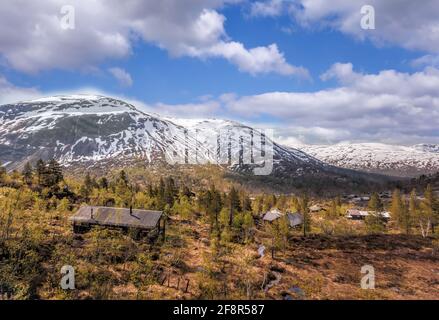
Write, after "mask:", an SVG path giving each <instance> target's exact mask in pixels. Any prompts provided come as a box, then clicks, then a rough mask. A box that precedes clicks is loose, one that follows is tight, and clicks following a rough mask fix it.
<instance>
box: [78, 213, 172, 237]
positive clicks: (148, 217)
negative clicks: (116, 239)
mask: <svg viewBox="0 0 439 320" xmlns="http://www.w3.org/2000/svg"><path fill="white" fill-rule="evenodd" d="M163 217H164V215H163V212H162V211H150V210H137V209H132V208H129V209H126V208H109V207H94V206H85V207H81V208H80V209H79V210H78V211H77V212H76V213H75V214H74V215H73V216H71V217H70V218H69V220H70V221H71V222H72V226H73V232H75V233H84V232H86V231H88V230H90V229H91V228H92V227H93V226H102V227H107V228H112V229H120V230H123V231H127V232H128V231H131V232H133V235H134V236H135V237H136V238H138V237H142V236H147V237H151V238H155V237H157V236H159V235H160V234H163V235H164V232H165V221H164V218H163Z"/></svg>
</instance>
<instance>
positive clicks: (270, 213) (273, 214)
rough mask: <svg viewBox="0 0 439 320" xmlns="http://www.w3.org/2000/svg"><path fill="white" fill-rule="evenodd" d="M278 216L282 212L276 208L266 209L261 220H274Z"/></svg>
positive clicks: (280, 215)
mask: <svg viewBox="0 0 439 320" xmlns="http://www.w3.org/2000/svg"><path fill="white" fill-rule="evenodd" d="M280 217H282V212H280V211H279V210H277V209H273V210H270V211H268V212H267V213H266V214H265V215H264V218H263V220H265V221H274V220H277V219H279V218H280Z"/></svg>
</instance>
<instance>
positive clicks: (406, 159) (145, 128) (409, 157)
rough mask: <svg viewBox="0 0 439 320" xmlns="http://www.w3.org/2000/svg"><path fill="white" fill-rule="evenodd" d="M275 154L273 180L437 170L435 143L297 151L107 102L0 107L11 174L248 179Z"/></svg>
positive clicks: (87, 99)
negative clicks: (49, 169) (173, 173)
mask: <svg viewBox="0 0 439 320" xmlns="http://www.w3.org/2000/svg"><path fill="white" fill-rule="evenodd" d="M242 132H245V133H246V136H245V137H246V138H244V139H243V138H242V136H241V133H242ZM249 137H251V139H250V138H249ZM261 141H262V143H261ZM232 145H233V146H234V147H230V146H232ZM219 146H221V147H219ZM227 147H229V148H228V149H227ZM271 148H272V150H273V157H272V159H273V161H272V164H273V171H272V175H275V176H278V177H281V178H284V179H290V178H297V177H302V178H303V177H313V178H315V179H316V181H319V179H321V178H323V177H325V178H328V179H329V180H330V181H336V180H339V181H343V180H346V179H349V178H351V177H359V176H360V177H362V178H364V177H367V175H365V174H361V173H357V172H354V171H353V170H365V171H368V172H373V173H379V174H383V173H385V174H390V175H396V176H413V175H417V174H422V173H430V172H434V171H435V170H436V171H438V168H439V147H438V145H417V146H414V147H400V146H389V145H384V144H338V145H333V146H303V147H302V146H301V147H300V150H299V148H290V147H284V146H281V145H279V144H277V143H275V142H273V141H272V140H271V139H270V138H269V136H265V135H261V134H260V132H259V131H257V130H255V129H253V128H250V127H248V126H245V125H242V124H240V123H237V122H234V121H228V120H218V119H201V120H200V119H198V120H188V119H171V118H166V117H161V116H160V115H156V114H150V113H146V112H143V111H142V110H140V109H137V108H136V107H135V106H133V105H131V104H129V103H126V102H124V101H121V100H117V99H113V98H109V97H103V96H92V95H69V96H55V97H48V98H44V99H38V100H33V101H26V102H18V103H14V104H7V105H2V106H0V163H1V164H2V165H3V166H5V167H6V168H7V169H9V170H12V169H20V168H21V167H23V165H24V164H25V163H26V162H28V161H30V162H35V161H36V160H37V159H39V158H42V159H50V158H55V159H57V160H58V161H59V162H60V163H61V164H63V165H64V166H66V167H74V166H78V165H80V166H86V167H93V166H97V165H105V166H126V165H127V164H128V163H129V162H130V161H133V160H135V161H144V162H145V163H149V164H151V163H157V162H161V161H166V162H167V163H171V164H172V163H186V162H188V163H192V164H193V163H203V164H204V163H219V164H222V165H224V164H226V165H227V166H229V167H230V168H231V169H233V170H234V171H238V172H244V173H245V172H248V171H249V170H254V168H260V167H264V166H266V165H267V163H266V162H267V160H265V161H264V159H263V158H262V159H261V157H258V156H257V155H259V156H261V155H264V153H265V155H267V152H268V151H269V150H270V149H271ZM220 149H221V150H220ZM226 149H227V150H226ZM248 150H252V151H251V154H249V153H248ZM243 157H246V159H247V158H251V160H252V161H251V163H249V162H245V161H244V162H243V161H242V158H243ZM231 159H239V161H238V162H236V161H235V162H233V161H232V160H231ZM219 160H221V161H219ZM351 169H352V170H351Z"/></svg>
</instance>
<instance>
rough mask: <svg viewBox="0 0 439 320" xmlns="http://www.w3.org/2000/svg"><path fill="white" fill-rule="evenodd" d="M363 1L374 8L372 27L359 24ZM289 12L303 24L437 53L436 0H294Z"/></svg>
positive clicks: (437, 14)
mask: <svg viewBox="0 0 439 320" xmlns="http://www.w3.org/2000/svg"><path fill="white" fill-rule="evenodd" d="M365 4H367V5H372V6H373V7H374V8H375V14H376V19H375V21H376V29H375V30H363V29H362V28H361V26H360V21H361V18H362V15H361V7H362V6H363V5H365ZM290 12H292V14H293V16H294V18H295V20H296V21H297V22H298V23H299V24H301V25H302V26H306V27H312V26H315V25H319V26H327V27H330V28H334V29H337V30H339V31H341V32H343V33H346V34H350V35H353V36H355V37H357V38H359V39H366V38H368V39H371V40H372V41H374V42H375V43H377V44H386V43H389V44H396V45H398V46H401V47H403V48H407V49H414V50H422V51H427V52H430V53H439V24H438V18H437V17H438V16H439V6H438V2H437V0H424V1H422V5H420V4H419V3H418V2H416V1H411V0H386V1H382V0H369V1H367V3H365V2H363V1H352V0H333V1H324V0H296V1H295V2H294V5H293V6H292V7H291V10H290Z"/></svg>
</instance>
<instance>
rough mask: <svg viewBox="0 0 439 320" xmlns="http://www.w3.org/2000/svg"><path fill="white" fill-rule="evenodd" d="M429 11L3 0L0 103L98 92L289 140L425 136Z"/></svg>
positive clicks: (431, 131) (433, 110)
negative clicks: (232, 122) (269, 132)
mask: <svg viewBox="0 0 439 320" xmlns="http://www.w3.org/2000/svg"><path fill="white" fill-rule="evenodd" d="M365 6H366V7H365ZM372 9H373V10H372ZM364 10H366V11H364ZM371 10H372V11H371ZM438 17H439V0H424V1H423V2H422V6H421V5H419V3H416V1H411V0H410V1H409V0H386V1H382V0H367V1H362V0H333V1H326V0H264V1H262V0H261V1H250V0H162V1H155V0H127V1H117V0H93V1H90V0H69V1H68V2H66V1H63V0H32V1H31V0H5V1H2V6H1V7H0V104H4V103H12V102H17V101H22V100H29V99H34V98H39V97H44V96H50V95H57V94H69V93H84V94H88V93H96V94H102V95H107V96H112V97H117V98H121V99H124V100H126V101H128V102H132V103H133V104H134V105H136V106H137V107H139V108H141V109H143V110H145V111H148V112H155V113H158V114H162V115H166V116H174V117H185V118H224V119H232V120H237V121H240V122H243V123H246V124H248V125H252V126H254V127H256V128H271V129H274V132H275V137H276V140H277V141H278V142H281V143H283V144H286V145H290V146H297V145H300V144H303V143H306V144H334V143H339V142H346V141H349V142H380V143H389V144H403V145H411V144H418V143H436V144H437V143H439V18H438Z"/></svg>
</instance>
